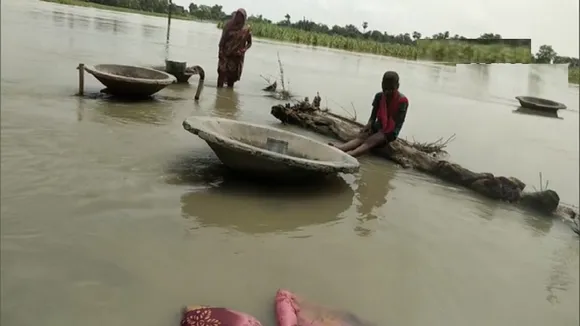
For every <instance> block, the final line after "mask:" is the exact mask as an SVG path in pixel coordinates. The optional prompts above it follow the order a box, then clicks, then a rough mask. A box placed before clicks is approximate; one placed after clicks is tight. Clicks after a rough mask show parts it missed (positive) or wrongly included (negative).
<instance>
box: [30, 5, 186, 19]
mask: <svg viewBox="0 0 580 326" xmlns="http://www.w3.org/2000/svg"><path fill="white" fill-rule="evenodd" d="M41 1H45V2H52V3H59V4H63V5H69V6H79V7H89V8H96V9H103V10H111V11H117V12H125V13H130V14H140V15H145V16H154V17H167V14H166V13H159V12H151V11H144V10H137V9H130V8H123V7H114V6H107V5H103V4H99V3H94V2H88V1H82V0H41ZM171 18H172V19H180V20H197V19H195V18H194V17H193V16H187V15H180V14H176V13H173V14H172V15H171Z"/></svg>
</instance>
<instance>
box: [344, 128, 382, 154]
mask: <svg viewBox="0 0 580 326" xmlns="http://www.w3.org/2000/svg"><path fill="white" fill-rule="evenodd" d="M385 139H386V138H385V134H384V133H382V132H381V131H379V132H376V133H374V134H372V135H371V136H370V137H369V138H367V139H366V140H365V141H364V142H363V143H362V144H361V145H360V146H358V147H356V148H355V149H352V150H350V151H347V154H349V155H350V156H354V157H357V156H360V155H362V154H366V153H367V152H368V151H369V150H371V149H373V148H375V147H377V146H379V145H381V144H383V143H384V142H385Z"/></svg>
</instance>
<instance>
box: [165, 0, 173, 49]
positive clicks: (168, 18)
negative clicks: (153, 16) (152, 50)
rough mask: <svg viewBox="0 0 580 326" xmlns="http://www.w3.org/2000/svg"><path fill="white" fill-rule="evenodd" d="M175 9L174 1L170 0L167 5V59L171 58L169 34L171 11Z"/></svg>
mask: <svg viewBox="0 0 580 326" xmlns="http://www.w3.org/2000/svg"><path fill="white" fill-rule="evenodd" d="M172 10H173V2H172V1H171V0H168V7H167V37H166V39H165V60H169V34H170V31H171V12H172Z"/></svg>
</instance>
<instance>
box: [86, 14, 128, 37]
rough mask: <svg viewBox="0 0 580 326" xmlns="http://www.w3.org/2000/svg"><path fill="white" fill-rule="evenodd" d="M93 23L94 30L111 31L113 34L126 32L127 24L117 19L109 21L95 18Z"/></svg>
mask: <svg viewBox="0 0 580 326" xmlns="http://www.w3.org/2000/svg"><path fill="white" fill-rule="evenodd" d="M93 21H94V23H95V28H96V29H97V30H99V31H102V32H110V31H112V32H113V34H117V33H126V32H127V23H126V22H123V21H120V20H118V19H109V18H102V17H98V16H95V17H94V18H93Z"/></svg>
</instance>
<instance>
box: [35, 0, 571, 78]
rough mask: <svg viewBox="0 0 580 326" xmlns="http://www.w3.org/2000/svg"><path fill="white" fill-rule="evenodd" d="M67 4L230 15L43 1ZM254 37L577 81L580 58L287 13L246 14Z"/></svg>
mask: <svg viewBox="0 0 580 326" xmlns="http://www.w3.org/2000/svg"><path fill="white" fill-rule="evenodd" d="M46 1H52V2H58V3H63V4H70V5H81V6H90V7H97V8H101V9H112V10H119V11H126V12H134V13H142V14H146V15H153V16H165V15H167V14H168V13H169V12H170V11H171V13H172V16H173V17H174V18H177V19H191V20H205V21H214V22H218V27H222V26H223V22H224V21H225V20H226V19H228V18H229V17H230V15H231V14H230V13H228V14H226V13H225V12H224V11H223V7H222V6H221V5H217V4H216V5H213V6H207V5H198V4H195V3H190V4H189V6H188V7H187V8H186V7H183V6H179V5H176V4H174V3H172V1H171V0H169V1H168V0H46ZM248 21H249V23H250V25H251V27H252V32H253V34H254V35H255V36H256V37H261V38H267V39H272V40H278V41H283V42H291V43H298V44H305V45H312V46H322V47H328V48H334V49H340V50H345V51H353V52H363V53H371V54H376V55H384V56H391V57H397V58H402V59H408V60H431V61H436V62H445V63H544V64H549V63H558V64H568V65H569V73H568V79H569V81H570V82H571V83H576V84H578V83H580V60H579V59H578V58H571V57H564V56H558V54H557V52H556V51H555V50H554V49H553V48H552V46H550V45H542V46H541V47H540V48H539V51H538V52H537V53H536V54H535V55H533V54H532V53H531V40H529V39H503V38H502V37H501V35H499V34H493V33H485V34H482V35H480V36H479V37H478V38H476V39H470V38H467V37H464V36H461V35H458V34H455V35H453V36H452V35H451V33H450V32H449V31H445V32H441V33H437V34H434V35H432V36H430V37H425V36H423V35H422V34H421V33H420V32H417V31H414V32H412V33H401V34H396V35H395V34H389V33H387V32H381V31H378V30H371V29H369V24H368V23H367V22H362V24H361V25H360V27H361V28H359V27H357V26H355V25H352V24H349V25H346V26H337V25H335V26H332V27H329V26H327V25H325V24H322V23H316V22H313V21H309V20H307V19H301V20H299V21H295V22H292V20H291V17H290V15H288V14H286V15H285V17H284V19H283V20H280V21H278V22H273V21H271V20H269V19H266V18H264V17H262V15H254V16H250V17H249V18H248Z"/></svg>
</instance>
